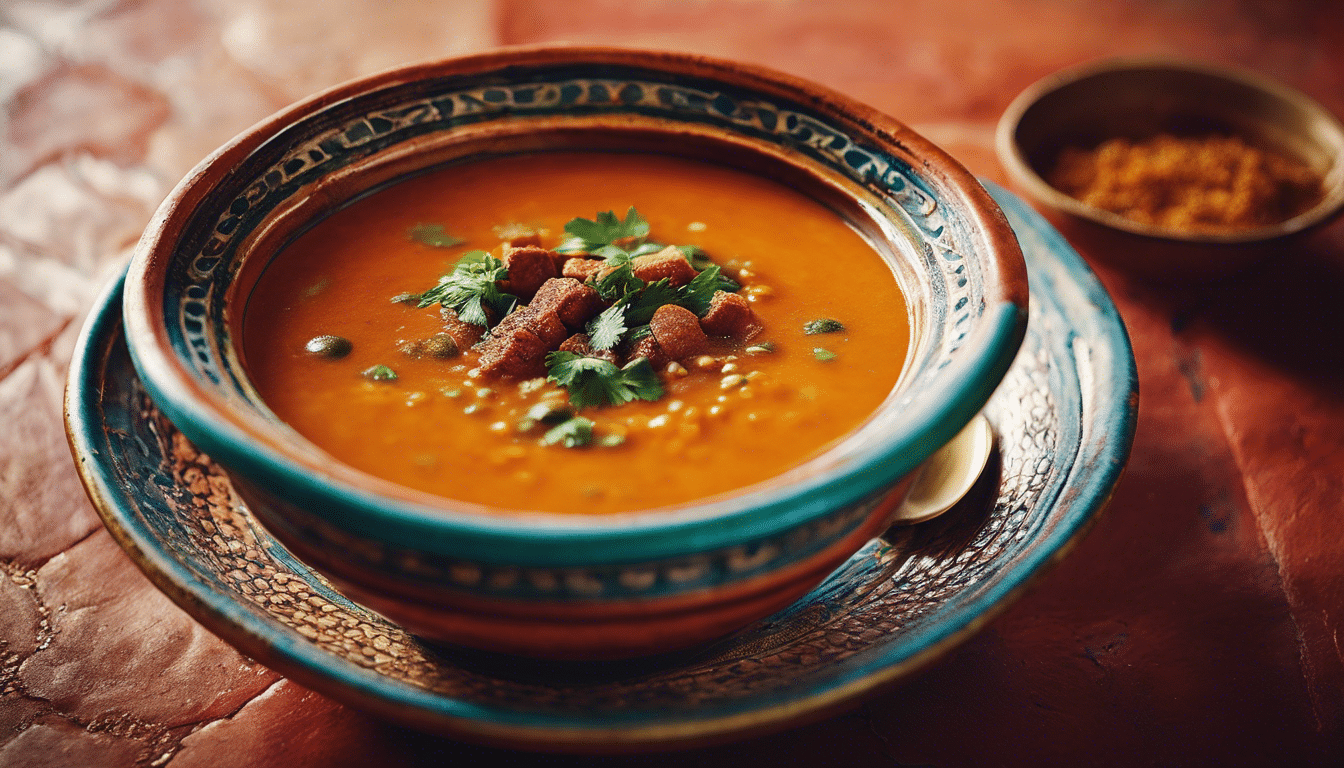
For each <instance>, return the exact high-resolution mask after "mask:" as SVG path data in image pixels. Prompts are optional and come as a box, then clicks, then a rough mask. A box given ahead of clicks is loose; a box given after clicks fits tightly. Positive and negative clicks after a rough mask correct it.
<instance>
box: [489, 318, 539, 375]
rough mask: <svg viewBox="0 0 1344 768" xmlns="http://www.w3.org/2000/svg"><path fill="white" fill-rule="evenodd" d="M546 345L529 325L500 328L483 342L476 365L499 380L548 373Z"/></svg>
mask: <svg viewBox="0 0 1344 768" xmlns="http://www.w3.org/2000/svg"><path fill="white" fill-rule="evenodd" d="M550 351H551V348H550V345H548V344H546V343H545V342H544V341H542V340H541V339H540V338H538V337H537V335H536V334H535V333H532V332H531V331H529V330H527V329H526V328H514V329H513V330H511V331H508V332H506V333H498V328H496V331H495V332H493V333H492V334H491V336H490V338H489V339H488V340H486V342H485V343H484V344H482V345H481V357H480V361H479V363H478V364H477V367H478V368H479V369H480V371H481V375H482V376H485V377H487V378H498V379H532V378H536V377H538V376H545V375H546V353H547V352H550Z"/></svg>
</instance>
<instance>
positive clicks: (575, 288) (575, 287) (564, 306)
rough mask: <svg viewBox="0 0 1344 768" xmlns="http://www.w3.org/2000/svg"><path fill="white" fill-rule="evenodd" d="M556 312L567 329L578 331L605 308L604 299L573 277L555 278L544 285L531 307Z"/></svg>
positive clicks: (538, 290) (533, 299) (538, 291)
mask: <svg viewBox="0 0 1344 768" xmlns="http://www.w3.org/2000/svg"><path fill="white" fill-rule="evenodd" d="M529 306H530V307H533V308H535V309H537V310H541V311H545V310H551V311H554V312H555V313H556V314H557V315H559V316H560V321H561V322H563V323H564V324H565V326H566V327H568V328H572V329H575V330H578V329H580V328H582V327H583V326H584V325H586V324H587V323H588V321H589V320H591V319H592V318H593V317H594V316H595V315H596V314H597V313H598V312H601V311H602V309H603V308H604V306H605V305H604V304H603V303H602V297H601V296H599V295H597V291H595V290H593V289H592V288H589V287H588V286H586V285H584V284H583V283H581V282H579V281H578V280H575V279H574V278H572V277H554V278H551V279H550V280H547V281H546V282H545V283H542V285H541V287H540V288H538V289H537V295H536V296H534V297H533V298H532V303H531V304H530V305H529Z"/></svg>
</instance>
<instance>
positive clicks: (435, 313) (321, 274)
mask: <svg viewBox="0 0 1344 768" xmlns="http://www.w3.org/2000/svg"><path fill="white" fill-rule="evenodd" d="M580 220H581V221H580ZM595 295H596V296H600V301H596V302H595V303H591V304H585V305H584V311H583V312H582V313H580V314H577V315H576V314H575V312H574V311H571V310H573V309H574V308H575V307H578V306H579V304H584V302H586V301H588V300H590V299H592V297H593V296H595ZM571 299H573V301H571ZM580 299H582V301H581V300H580ZM567 302H568V303H567ZM473 319H475V320H478V321H481V322H483V323H484V325H475V326H473V325H472V324H471V323H468V322H467V321H468V320H473ZM473 331H474V332H473ZM243 337H244V338H243V350H244V355H245V361H246V365H247V368H248V370H249V373H250V375H251V377H252V380H253V382H254V383H255V385H256V387H257V389H258V391H259V392H260V393H261V395H262V397H263V398H264V399H265V401H266V402H267V404H268V405H269V406H270V407H271V409H272V410H273V411H274V412H275V413H276V414H277V415H278V416H279V417H280V418H281V419H283V420H285V421H286V422H288V423H289V424H291V425H292V426H293V427H294V428H295V429H297V430H298V431H299V432H300V433H302V434H303V435H304V436H306V437H307V438H308V439H310V440H311V441H312V442H313V443H315V444H316V445H318V446H319V447H321V448H322V449H324V450H325V451H327V452H328V453H330V454H331V455H332V456H334V457H335V458H337V459H339V460H340V461H342V462H344V463H346V464H349V465H351V466H353V467H356V468H358V469H360V470H363V471H365V472H368V473H370V474H372V475H376V476H379V477H382V478H386V479H388V480H391V481H394V482H396V483H399V484H402V485H405V486H409V487H411V488H417V489H420V490H423V491H428V492H430V493H434V494H438V495H441V496H445V497H448V498H451V499H456V500H460V501H465V502H470V503H474V504H479V505H483V506H484V507H486V508H488V509H490V510H495V511H508V510H539V511H548V512H561V513H609V512H620V511H629V510H637V509H648V508H655V507H662V506H667V505H675V504H680V503H684V502H689V501H693V500H697V499H702V498H705V497H710V496H714V495H717V494H723V493H728V492H732V491H734V490H737V489H741V488H744V487H746V486H750V485H753V484H756V483H759V482H762V481H765V480H768V479H770V478H772V477H775V476H777V475H779V474H781V473H783V472H785V471H786V470H788V469H790V468H793V467H796V466H798V465H800V464H802V463H804V462H806V461H807V460H809V459H811V458H814V457H816V456H818V455H820V454H822V453H823V452H825V450H826V449H827V447H828V446H830V445H832V444H834V443H835V442H836V441H837V440H839V439H840V438H842V437H844V436H845V435H847V434H849V433H851V432H853V431H854V430H855V429H856V428H857V427H859V426H860V425H861V424H862V423H863V422H864V421H865V420H866V419H867V418H868V417H869V416H870V415H871V414H872V413H873V411H874V410H875V409H876V408H877V407H878V405H879V404H880V403H881V402H882V401H883V400H884V399H885V398H886V397H887V395H888V394H889V393H890V391H891V389H892V387H893V386H894V385H895V383H896V380H897V378H898V376H899V375H900V372H901V367H902V365H903V363H904V360H905V357H906V349H907V346H908V344H909V328H908V315H907V310H906V305H905V302H904V299H903V297H902V296H901V293H900V291H899V289H898V287H897V285H896V280H895V277H894V276H893V274H892V271H891V268H890V266H889V265H888V264H887V263H886V262H885V261H884V260H883V259H882V258H881V257H880V256H879V255H878V254H877V253H876V252H875V251H874V249H873V248H872V247H871V246H870V245H869V244H868V243H867V242H866V241H865V240H864V239H863V238H862V237H861V236H860V235H859V234H858V233H857V232H855V231H854V229H852V228H851V227H850V226H849V225H848V224H847V223H846V222H845V220H844V219H843V218H841V217H840V216H839V215H837V214H835V213H834V212H832V211H830V210H829V209H827V208H826V207H824V206H822V205H820V204H818V203H817V202H815V201H813V200H811V199H809V198H807V197H805V196H803V195H801V194H799V193H798V192H795V191H794V190H791V189H789V188H787V187H785V186H783V185H780V184H777V183H775V182H772V181H769V180H767V179H763V178H761V177H758V176H754V175H750V174H747V173H744V172H741V171H737V170H732V169H727V168H722V167H717V166H712V165H708V164H704V163H699V162H694V161H689V160H681V159H674V158H666V157H658V156H652V155H638V154H599V153H543V154H535V155H526V156H516V157H507V158H501V159H494V160H488V161H482V162H476V163H470V164H463V165H457V166H450V167H445V168H442V169H438V170H435V171H432V172H429V173H426V174H423V175H420V176H416V177H414V178H411V179H408V180H405V181H402V182H400V183H397V184H395V185H393V186H390V187H388V188H386V189H384V190H382V191H380V192H377V193H376V194H373V195H370V196H368V197H366V198H363V199H361V200H358V201H356V202H354V203H353V204H351V205H348V206H346V207H344V208H342V209H341V210H339V211H337V212H336V213H334V214H332V215H331V216H329V217H328V218H326V219H324V220H322V221H320V222H319V223H317V224H316V225H315V226H313V227H312V228H311V229H309V230H307V231H306V232H304V233H303V234H302V235H300V236H299V237H298V238H297V239H295V240H294V241H293V242H292V243H290V244H289V245H288V246H286V247H285V248H284V249H283V250H282V251H281V252H280V253H279V254H278V255H277V256H276V258H275V259H274V261H273V262H272V264H271V265H270V266H268V267H267V269H266V271H265V273H264V274H263V275H262V276H261V279H260V280H259V282H258V284H257V286H256V288H255V290H254V292H253V293H252V295H251V297H250V298H249V301H248V305H247V310H246V315H245V318H244V323H243ZM478 339H479V341H478Z"/></svg>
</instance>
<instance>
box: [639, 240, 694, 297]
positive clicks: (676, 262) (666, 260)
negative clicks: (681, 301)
mask: <svg viewBox="0 0 1344 768" xmlns="http://www.w3.org/2000/svg"><path fill="white" fill-rule="evenodd" d="M630 268H631V269H632V270H633V271H634V273H635V277H638V278H639V279H640V280H643V281H644V282H646V283H652V282H654V281H656V280H662V279H663V278H664V277H666V278H667V279H668V282H669V283H671V284H672V286H673V287H676V286H679V285H685V284H687V283H689V282H691V281H692V280H694V279H695V276H696V274H697V272H696V271H695V267H692V266H691V263H690V262H689V261H687V260H686V255H685V254H683V253H682V252H681V250H680V249H679V248H677V247H676V246H674V245H669V246H667V247H666V248H664V249H663V250H661V251H659V252H657V253H651V254H649V255H647V256H636V257H635V258H634V259H633V260H632V261H631V262H630Z"/></svg>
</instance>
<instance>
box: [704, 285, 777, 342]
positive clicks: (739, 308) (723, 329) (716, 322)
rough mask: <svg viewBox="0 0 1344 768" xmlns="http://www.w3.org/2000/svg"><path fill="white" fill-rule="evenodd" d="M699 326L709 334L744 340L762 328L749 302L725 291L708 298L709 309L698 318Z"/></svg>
mask: <svg viewBox="0 0 1344 768" xmlns="http://www.w3.org/2000/svg"><path fill="white" fill-rule="evenodd" d="M700 327H701V328H702V329H704V331H705V333H707V334H709V335H710V336H731V337H732V338H734V339H737V340H738V341H746V340H747V339H750V338H751V337H752V336H755V335H756V334H758V333H760V332H761V330H762V325H761V323H760V322H759V321H758V320H757V319H756V314H755V313H754V312H752V311H751V304H750V302H748V301H747V300H746V299H745V298H743V297H742V296H739V295H738V294H736V293H728V292H726V291H718V292H716V293H715V294H714V297H713V298H711V299H710V300H709V311H708V312H706V313H705V316H704V317H702V318H700Z"/></svg>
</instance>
